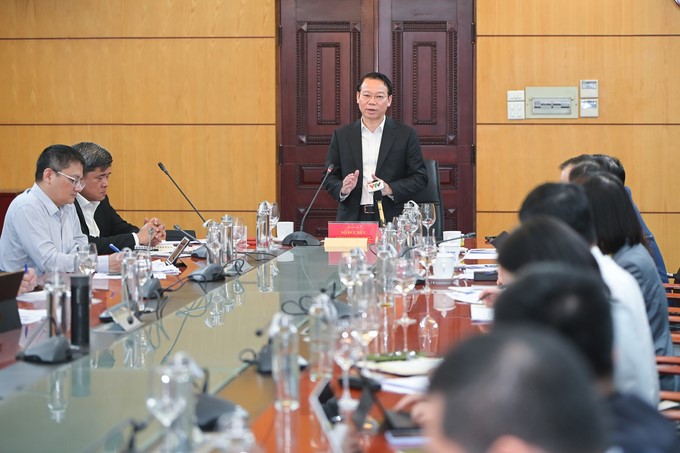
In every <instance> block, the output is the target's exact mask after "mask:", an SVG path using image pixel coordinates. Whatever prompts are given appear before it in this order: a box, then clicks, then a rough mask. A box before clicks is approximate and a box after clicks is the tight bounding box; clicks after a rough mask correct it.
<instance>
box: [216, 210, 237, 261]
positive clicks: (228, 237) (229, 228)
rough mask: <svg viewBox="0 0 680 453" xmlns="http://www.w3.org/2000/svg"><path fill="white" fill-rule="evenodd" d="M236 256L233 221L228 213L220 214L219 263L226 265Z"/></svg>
mask: <svg viewBox="0 0 680 453" xmlns="http://www.w3.org/2000/svg"><path fill="white" fill-rule="evenodd" d="M235 258H236V253H235V249H234V230H233V221H232V217H231V216H230V215H224V216H222V249H221V250H220V264H221V265H223V266H224V265H226V264H227V263H230V262H231V261H233V260H234V259H235Z"/></svg>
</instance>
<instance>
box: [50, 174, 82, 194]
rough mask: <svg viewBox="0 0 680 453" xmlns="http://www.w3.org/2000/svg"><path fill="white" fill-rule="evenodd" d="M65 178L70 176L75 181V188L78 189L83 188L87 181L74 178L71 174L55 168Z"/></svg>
mask: <svg viewBox="0 0 680 453" xmlns="http://www.w3.org/2000/svg"><path fill="white" fill-rule="evenodd" d="M54 171H56V172H57V173H58V174H60V175H61V176H63V177H64V178H68V179H70V180H71V182H72V183H73V188H74V189H76V190H83V189H84V188H85V183H84V182H83V180H82V178H74V177H73V176H69V175H67V174H65V173H62V172H60V171H59V170H54Z"/></svg>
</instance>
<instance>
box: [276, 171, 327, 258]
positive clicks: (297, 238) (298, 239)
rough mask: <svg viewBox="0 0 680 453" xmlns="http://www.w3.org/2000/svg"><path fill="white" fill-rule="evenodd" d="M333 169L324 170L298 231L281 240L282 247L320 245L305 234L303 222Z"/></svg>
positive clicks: (309, 235)
mask: <svg viewBox="0 0 680 453" xmlns="http://www.w3.org/2000/svg"><path fill="white" fill-rule="evenodd" d="M333 168H334V165H333V164H330V165H328V167H327V168H326V173H325V174H324V175H323V179H321V184H319V187H318V188H317V189H316V193H315V194H314V197H312V201H311V202H310V203H309V206H307V210H306V211H305V214H304V215H303V216H302V220H301V221H300V231H294V232H293V233H290V234H289V235H288V236H286V237H285V238H283V241H282V244H283V245H292V246H295V247H297V246H301V245H321V242H319V240H318V239H317V238H315V237H314V236H312V235H311V234H309V233H305V220H307V214H309V211H310V210H311V209H312V206H314V202H315V201H316V197H317V196H319V192H320V191H321V188H322V187H323V185H324V183H325V182H326V179H328V175H330V174H331V172H332V171H333Z"/></svg>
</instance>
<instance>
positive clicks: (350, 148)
mask: <svg viewBox="0 0 680 453" xmlns="http://www.w3.org/2000/svg"><path fill="white" fill-rule="evenodd" d="M361 148H362V147H361V120H357V121H355V122H354V123H352V124H349V125H347V126H343V127H341V128H339V129H336V130H335V132H333V137H332V138H331V144H330V146H329V148H328V156H327V157H326V166H328V165H330V164H333V165H334V168H333V171H332V172H331V174H330V175H328V178H327V179H326V183H325V187H326V190H328V192H329V193H330V194H331V196H333V198H335V199H336V200H338V201H339V202H340V204H339V206H338V214H337V220H344V221H354V220H357V219H358V218H359V208H360V203H361V184H363V159H362V149H361ZM355 170H359V182H358V183H357V186H356V187H355V188H354V190H352V192H351V193H350V194H349V196H348V197H347V198H345V199H344V200H343V201H340V189H342V180H343V179H344V178H345V176H347V175H348V174H350V173H353V172H354V171H355ZM375 175H376V176H377V177H378V178H380V179H382V180H384V181H385V182H386V183H388V184H389V185H390V187H391V188H392V192H393V196H394V201H393V200H391V199H390V198H389V197H384V198H383V208H384V210H385V221H387V222H389V221H391V220H392V218H393V217H394V216H395V215H399V214H401V211H402V210H403V209H404V202H406V201H408V200H410V199H411V197H413V196H414V195H415V194H417V193H418V192H420V191H421V190H423V189H424V188H425V186H427V182H428V177H427V170H426V169H425V164H424V163H423V153H422V151H421V149H420V141H419V140H418V135H417V134H416V131H415V130H414V129H413V128H412V127H409V126H406V125H404V124H400V123H397V122H396V121H394V120H393V119H392V118H390V117H387V118H386V119H385V127H384V129H383V134H382V140H381V141H380V151H379V153H378V164H377V166H376V169H375ZM376 216H377V214H376ZM376 219H377V217H376Z"/></svg>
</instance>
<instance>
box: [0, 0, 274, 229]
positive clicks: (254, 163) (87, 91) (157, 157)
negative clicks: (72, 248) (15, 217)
mask: <svg viewBox="0 0 680 453" xmlns="http://www.w3.org/2000/svg"><path fill="white" fill-rule="evenodd" d="M275 30H276V3H275V0H229V1H221V0H204V1H201V2H189V1H161V0H40V1H37V0H36V1H30V0H7V1H3V2H0V67H2V68H3V70H2V71H0V105H2V106H3V108H2V109H0V191H2V190H14V189H22V188H25V187H28V186H30V185H31V184H32V181H33V174H34V172H35V160H36V158H37V156H38V155H39V154H40V152H41V151H42V150H43V149H44V148H45V147H47V146H48V145H50V144H53V143H65V144H73V143H76V142H80V141H94V142H97V143H99V144H101V145H102V146H104V147H105V148H107V149H108V150H109V151H111V153H112V154H113V157H114V167H113V173H114V177H113V179H112V186H111V188H110V189H111V190H110V197H111V200H112V203H113V204H114V206H116V208H117V209H118V210H119V211H121V214H122V215H123V216H124V217H125V218H127V219H128V220H129V221H131V222H133V223H137V224H139V223H141V221H142V219H143V218H144V216H146V215H157V216H159V217H160V218H161V219H163V220H164V221H165V222H166V224H167V225H169V226H170V227H171V225H172V224H174V223H178V224H180V225H182V226H183V227H184V228H191V229H196V230H198V231H199V232H200V231H201V230H202V228H201V226H200V224H201V222H200V219H199V218H198V216H196V214H194V213H193V212H192V211H191V207H190V206H189V204H188V203H187V202H186V201H185V200H184V199H183V198H182V196H181V195H180V194H179V192H178V191H177V190H176V189H175V187H174V186H173V185H172V183H171V182H170V180H169V179H168V178H167V177H166V176H165V175H164V174H163V173H162V172H161V171H160V169H159V168H158V166H157V162H159V161H162V162H163V163H164V164H165V166H166V167H167V168H168V170H169V171H170V174H172V175H173V177H174V178H175V180H176V181H177V182H178V183H179V184H180V186H181V187H182V188H183V189H184V191H185V192H186V193H187V195H188V196H189V197H190V198H191V200H192V201H193V202H194V204H195V205H196V206H197V208H198V209H199V210H201V211H202V212H203V214H204V216H205V217H212V218H217V217H219V216H220V215H222V214H224V213H232V214H235V215H240V216H242V217H244V218H245V219H246V221H247V222H248V224H249V226H250V228H249V231H251V234H253V233H252V232H254V211H255V209H256V208H257V204H258V202H259V201H261V200H264V199H268V200H275V199H276V191H277V182H276V181H277V168H276V149H277V147H276V99H277V97H276V96H277V93H276V89H277V88H276V80H277V72H276V71H277V43H276V36H275ZM251 229H252V230H251ZM199 234H200V233H199Z"/></svg>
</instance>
